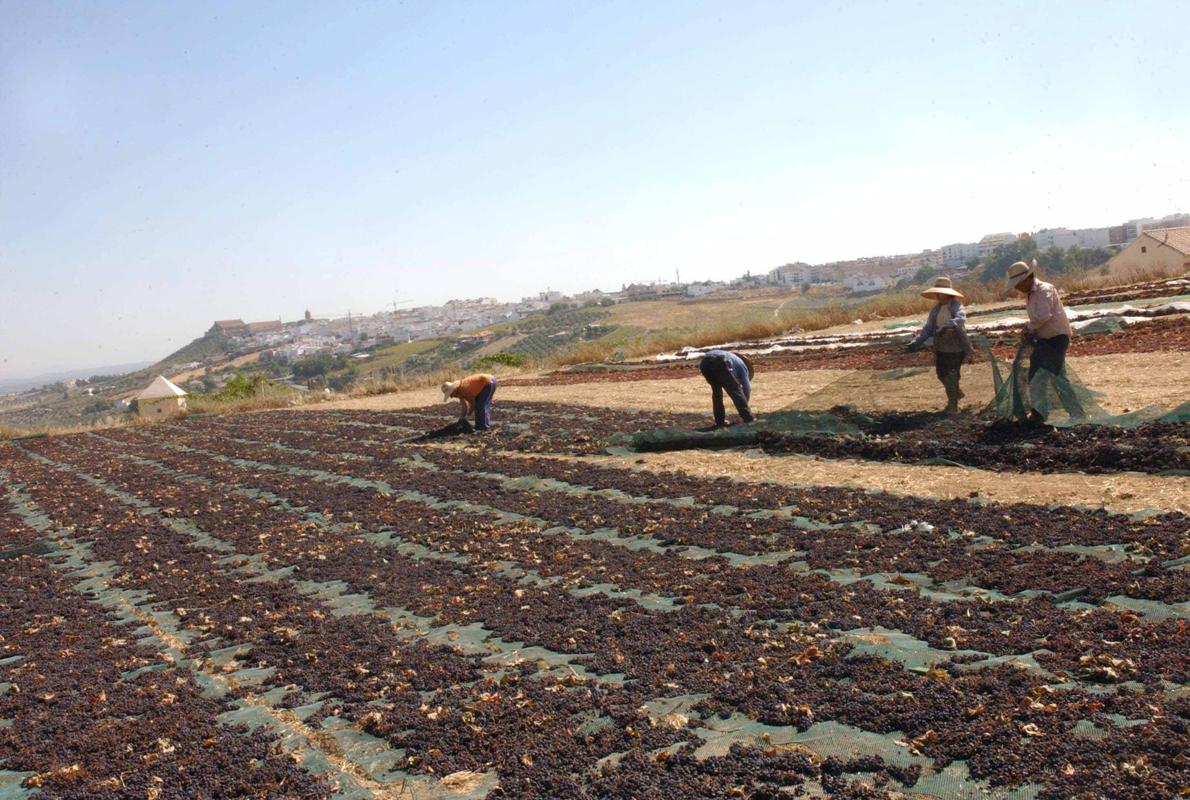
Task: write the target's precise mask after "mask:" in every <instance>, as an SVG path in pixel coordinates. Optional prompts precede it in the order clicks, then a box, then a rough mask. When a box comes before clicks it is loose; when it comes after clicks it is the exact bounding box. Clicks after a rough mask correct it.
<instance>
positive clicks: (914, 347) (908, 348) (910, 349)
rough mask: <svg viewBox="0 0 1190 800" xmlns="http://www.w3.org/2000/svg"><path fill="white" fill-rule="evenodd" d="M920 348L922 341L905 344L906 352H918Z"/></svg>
mask: <svg viewBox="0 0 1190 800" xmlns="http://www.w3.org/2000/svg"><path fill="white" fill-rule="evenodd" d="M920 349H921V342H910V343H909V344H907V345H905V352H906V353H916V352H917V351H918V350H920Z"/></svg>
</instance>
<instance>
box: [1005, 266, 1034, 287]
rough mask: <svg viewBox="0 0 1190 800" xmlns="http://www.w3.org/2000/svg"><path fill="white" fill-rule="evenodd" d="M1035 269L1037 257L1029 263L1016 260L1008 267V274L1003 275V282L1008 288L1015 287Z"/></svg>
mask: <svg viewBox="0 0 1190 800" xmlns="http://www.w3.org/2000/svg"><path fill="white" fill-rule="evenodd" d="M1035 269H1037V259H1033V262H1032V263H1031V264H1026V263H1025V262H1024V261H1018V262H1016V263H1015V264H1013V265H1012V266H1011V267H1009V268H1008V274H1007V275H1005V276H1004V282H1005V283H1006V284H1008V288H1009V289H1015V288H1016V285H1017V284H1018V283H1020V282H1021V281H1023V280H1025V278H1028V277H1029V276H1030V275H1032V274H1033V271H1034V270H1035Z"/></svg>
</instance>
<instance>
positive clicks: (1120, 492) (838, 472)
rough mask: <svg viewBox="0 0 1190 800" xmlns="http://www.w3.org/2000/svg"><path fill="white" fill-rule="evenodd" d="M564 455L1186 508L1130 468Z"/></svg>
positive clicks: (775, 477)
mask: <svg viewBox="0 0 1190 800" xmlns="http://www.w3.org/2000/svg"><path fill="white" fill-rule="evenodd" d="M560 458H567V457H560ZM567 460H577V461H586V462H591V463H598V464H608V465H612V466H636V467H643V468H644V469H649V470H678V471H680V472H684V473H687V474H689V475H694V476H696V477H702V478H707V477H716V478H738V479H740V480H747V481H767V482H772V483H782V484H786V485H790V486H850V487H855V488H866V489H878V490H881V491H886V492H894V493H898V494H911V495H915V496H918V497H937V498H943V499H952V498H960V497H972V496H980V497H984V498H987V499H988V500H996V501H999V502H1003V503H1043V504H1048V503H1057V504H1061V505H1084V504H1085V505H1090V506H1102V507H1104V508H1107V509H1110V510H1112V511H1119V512H1133V511H1142V510H1145V509H1161V510H1162V511H1176V512H1180V513H1185V512H1186V511H1187V510H1190V480H1188V479H1186V478H1165V477H1156V476H1152V475H1138V474H1134V473H1126V474H1115V475H1083V474H1076V473H1065V474H1060V475H1041V474H1037V473H1000V472H989V471H986V470H979V469H959V468H956V467H932V466H931V467H928V466H912V465H906V464H891V463H875V462H870V461H851V460H827V459H821V458H813V457H809V456H799V455H788V456H769V455H764V454H761V453H759V452H758V451H749V452H739V451H729V452H725V451H705V450H686V451H682V452H678V453H647V454H641V455H636V456H585V457H571V458H567Z"/></svg>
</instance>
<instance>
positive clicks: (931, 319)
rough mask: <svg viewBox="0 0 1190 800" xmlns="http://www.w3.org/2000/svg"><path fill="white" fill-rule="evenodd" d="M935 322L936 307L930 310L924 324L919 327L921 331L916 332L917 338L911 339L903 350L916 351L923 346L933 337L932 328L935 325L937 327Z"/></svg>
mask: <svg viewBox="0 0 1190 800" xmlns="http://www.w3.org/2000/svg"><path fill="white" fill-rule="evenodd" d="M937 320H938V307H937V306H935V307H934V308H931V309H930V313H929V315H928V316H927V317H926V324H925V325H922V326H921V330H920V331H918V332H917V336H914V337H913V341H911V342H909V344H908V345H907V346H906V347H905V349H906V350H917V349H918V348H920V347H921V346H922V345H923V344H925V341H926V339H929V338H930V337H931V336H933V335H934V328H935V327H937V325H938V322H937Z"/></svg>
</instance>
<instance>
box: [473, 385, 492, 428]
mask: <svg viewBox="0 0 1190 800" xmlns="http://www.w3.org/2000/svg"><path fill="white" fill-rule="evenodd" d="M495 393H496V379H495V378H492V382H491V383H489V384H488V385H487V386H485V387H483V391H481V392H480V393H479V394H478V395H477V396H476V398H475V430H477V431H486V430H487V429H488V428H490V427H491V425H492V395H494V394H495Z"/></svg>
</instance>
